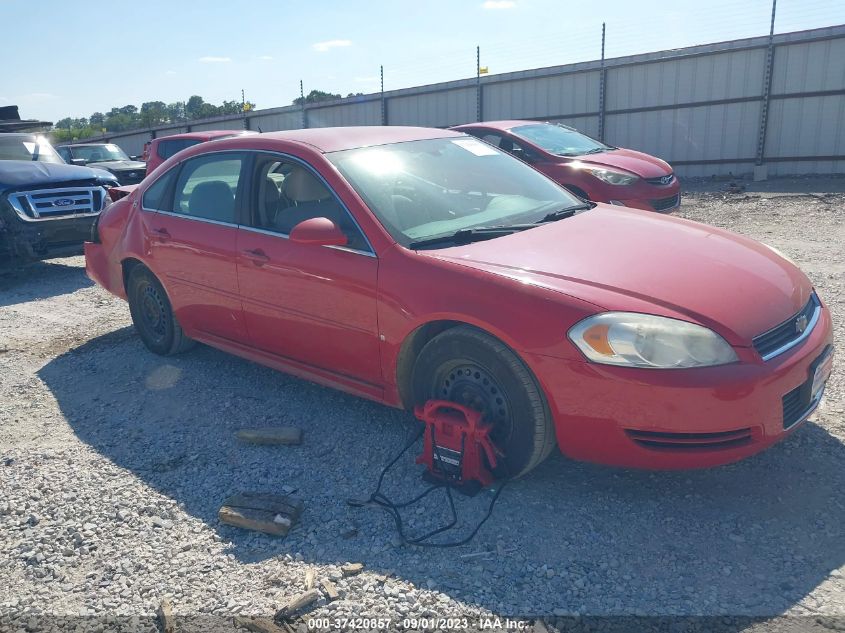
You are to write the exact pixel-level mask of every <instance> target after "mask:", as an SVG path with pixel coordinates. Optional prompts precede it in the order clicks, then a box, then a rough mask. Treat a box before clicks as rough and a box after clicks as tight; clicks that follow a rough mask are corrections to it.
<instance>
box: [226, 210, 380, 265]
mask: <svg viewBox="0 0 845 633" xmlns="http://www.w3.org/2000/svg"><path fill="white" fill-rule="evenodd" d="M354 219H355V218H353V220H354ZM238 228H239V229H243V230H244V231H250V232H252V233H260V234H261V235H268V236H270V237H279V238H281V239H283V240H289V239H290V235H288V234H287V233H279V232H278V231H269V230H267V229H258V228H256V227H254V226H246V225H245V224H240V225H238ZM363 233H364V232H363V231H361V234H362V235H363ZM364 239H366V236H364ZM367 243H369V241H368V242H367ZM323 248H333V249H336V250H339V251H346V252H348V253H355V254H356V255H364V256H365V257H376V258H377V255H376V254H375V253H373V252H372V251H361V250H358V249H357V248H349V247H348V246H324V247H323Z"/></svg>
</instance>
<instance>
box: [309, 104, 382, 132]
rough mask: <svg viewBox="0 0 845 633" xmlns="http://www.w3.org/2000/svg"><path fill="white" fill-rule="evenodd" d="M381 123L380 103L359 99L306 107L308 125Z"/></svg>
mask: <svg viewBox="0 0 845 633" xmlns="http://www.w3.org/2000/svg"><path fill="white" fill-rule="evenodd" d="M347 125H381V103H380V102H379V101H373V100H369V101H360V102H357V103H344V104H340V105H332V106H328V107H323V108H320V107H311V108H309V109H308V127H332V126H347Z"/></svg>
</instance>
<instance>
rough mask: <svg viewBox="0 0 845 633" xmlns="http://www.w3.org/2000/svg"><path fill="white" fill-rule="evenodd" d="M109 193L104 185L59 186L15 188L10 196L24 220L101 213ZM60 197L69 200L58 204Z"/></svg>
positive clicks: (16, 211) (78, 216)
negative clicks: (28, 188) (21, 189)
mask: <svg viewBox="0 0 845 633" xmlns="http://www.w3.org/2000/svg"><path fill="white" fill-rule="evenodd" d="M106 196H108V193H107V192H106V190H105V189H104V188H103V187H57V188H54V189H32V190H29V191H15V192H12V193H10V194H9V195H8V200H9V204H10V205H12V208H13V209H14V210H15V213H17V215H18V217H19V218H20V219H21V220H23V221H24V222H45V221H49V220H59V219H66V218H81V217H87V216H93V215H98V214H99V213H100V211H102V210H103V205H104V203H105V201H106ZM59 200H65V201H67V204H64V205H59V206H57V205H56V204H55V203H56V201H59Z"/></svg>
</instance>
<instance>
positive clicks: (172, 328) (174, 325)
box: [126, 266, 194, 356]
mask: <svg viewBox="0 0 845 633" xmlns="http://www.w3.org/2000/svg"><path fill="white" fill-rule="evenodd" d="M126 294H127V297H128V299H129V312H130V314H131V315H132V324H133V325H134V326H135V331H136V332H138V336H140V337H141V340H142V341H143V342H144V345H146V346H147V349H149V350H150V351H151V352H153V353H154V354H159V355H160V356H170V355H172V354H179V353H180V352H184V351H186V350H188V349H190V348H191V347H193V345H194V341H193V340H191V339H189V338H188V337H187V336H185V333H184V332H183V331H182V328H181V326H180V325H179V322H178V321H177V320H176V316H175V315H174V314H173V308H172V307H171V305H170V300H169V299H168V298H167V293H166V292H165V291H164V288H163V287H162V285H161V283H160V282H159V280H158V279H156V277H155V275H153V274H152V273H151V272H150V271H149V270H148V269H147V268H145V267H143V266H136V267H135V268H133V269H132V271H131V272H130V273H129V281H128V283H127V291H126Z"/></svg>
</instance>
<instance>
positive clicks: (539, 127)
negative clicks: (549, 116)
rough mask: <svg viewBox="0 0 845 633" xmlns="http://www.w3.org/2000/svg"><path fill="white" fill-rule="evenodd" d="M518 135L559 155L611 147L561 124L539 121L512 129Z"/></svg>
mask: <svg viewBox="0 0 845 633" xmlns="http://www.w3.org/2000/svg"><path fill="white" fill-rule="evenodd" d="M511 132H513V133H514V134H516V135H517V136H521V137H522V138H524V139H525V140H527V141H531V142H532V143H534V144H535V145H537V146H539V147H541V148H543V149H544V150H546V151H547V152H548V153H549V154H556V155H558V156H580V155H582V154H598V153H599V152H604V151H607V150H609V149H614V148H612V147H610V146H609V145H605V144H604V143H600V142H598V141H596V140H594V139H591V138H590V137H589V136H586V135H585V134H581V132H578V131H576V130H573V129H570V128H567V127H563V126H561V125H550V124H548V123H538V124H536V125H520V126H519V127H515V128H513V129H512V130H511Z"/></svg>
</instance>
